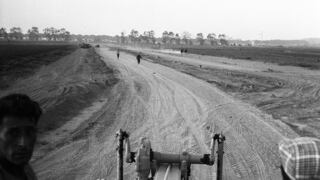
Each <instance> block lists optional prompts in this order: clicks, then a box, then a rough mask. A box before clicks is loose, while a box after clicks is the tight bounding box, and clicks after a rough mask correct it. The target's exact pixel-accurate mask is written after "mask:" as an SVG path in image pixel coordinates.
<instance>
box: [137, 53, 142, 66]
mask: <svg viewBox="0 0 320 180" xmlns="http://www.w3.org/2000/svg"><path fill="white" fill-rule="evenodd" d="M141 58H142V56H141V55H140V53H139V54H138V55H137V62H138V64H140V59H141Z"/></svg>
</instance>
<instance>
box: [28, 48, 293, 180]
mask: <svg viewBox="0 0 320 180" xmlns="http://www.w3.org/2000/svg"><path fill="white" fill-rule="evenodd" d="M97 52H98V53H99V54H100V55H101V56H102V57H103V60H104V61H105V62H106V63H107V64H108V65H109V66H110V67H112V68H113V69H117V78H119V82H118V83H117V84H116V85H115V86H114V87H113V89H112V90H111V91H110V93H109V95H108V96H106V97H105V98H101V99H100V100H99V101H97V102H96V103H93V104H92V106H91V107H88V108H87V109H86V110H84V112H89V113H85V114H87V116H85V115H82V116H81V115H80V117H79V118H80V119H81V120H83V121H82V123H81V124H80V125H79V128H77V129H76V130H75V132H74V133H72V134H71V135H70V136H73V135H77V137H78V138H75V139H73V140H72V139H69V140H70V141H68V142H65V143H64V144H62V145H60V146H56V148H55V149H53V150H52V151H50V153H48V154H47V155H45V156H44V157H42V158H40V159H37V160H35V161H34V162H33V166H34V168H35V170H36V172H37V174H38V176H39V178H40V179H108V180H109V179H115V177H116V150H115V149H116V139H115V133H116V131H117V130H118V129H119V128H122V129H124V130H126V131H128V132H129V133H130V135H131V141H132V144H133V147H132V149H135V148H136V146H137V143H138V140H139V138H140V137H142V136H145V137H149V138H150V140H151V143H152V147H153V149H154V150H155V151H162V152H172V153H180V152H182V150H187V151H189V152H190V153H201V154H202V153H209V144H210V135H211V133H212V132H223V133H224V135H225V136H226V141H225V150H224V151H225V154H224V174H223V176H224V178H223V179H246V180H248V179H252V180H256V179H270V180H274V179H281V175H280V169H279V167H280V161H279V155H278V147H277V143H278V142H279V141H280V140H281V139H282V138H286V137H289V138H292V137H296V136H297V134H296V133H294V132H293V131H292V130H291V129H290V128H288V126H286V125H285V124H283V123H282V122H281V121H278V120H274V119H273V118H272V117H271V116H270V115H266V114H265V113H262V112H261V111H260V110H258V109H257V108H254V107H253V106H251V105H249V104H246V103H243V102H241V101H238V100H236V99H234V98H233V97H231V96H230V95H227V94H226V93H224V92H222V91H221V90H219V89H218V88H216V87H214V86H213V85H211V84H209V83H207V82H205V81H203V80H200V79H197V78H194V77H192V76H190V75H187V74H184V73H180V72H178V71H176V70H174V69H171V68H168V67H165V66H162V65H159V64H154V63H150V62H146V61H142V63H141V64H140V65H138V64H137V63H136V59H135V57H134V56H132V55H130V54H125V53H121V55H120V60H117V59H116V56H115V55H116V53H115V51H110V50H109V49H108V48H100V49H97ZM76 122H78V119H73V120H72V121H70V122H69V124H66V125H65V126H66V128H67V127H70V126H72V124H73V123H76ZM70 123H71V124H70ZM63 127H64V126H62V127H61V128H60V131H61V132H64V131H63ZM52 136H54V135H52ZM213 170H214V167H207V166H192V178H193V179H199V180H205V179H212V176H214V173H213ZM133 172H134V165H126V166H125V179H134V176H133Z"/></svg>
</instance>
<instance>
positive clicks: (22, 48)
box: [0, 42, 77, 89]
mask: <svg viewBox="0 0 320 180" xmlns="http://www.w3.org/2000/svg"><path fill="white" fill-rule="evenodd" d="M76 49H77V46H76V45H75V44H67V43H48V42H42V43H32V42H10V43H3V42H2V43H0V54H1V55H0V89H5V88H8V87H9V86H10V84H12V81H16V80H17V79H19V78H25V77H26V76H29V75H31V74H32V73H34V71H35V69H39V68H40V67H42V66H45V65H48V64H50V63H52V62H55V61H57V60H58V59H60V58H61V57H63V56H66V55H68V54H70V53H71V52H73V51H75V50H76Z"/></svg>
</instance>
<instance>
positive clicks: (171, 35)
mask: <svg viewBox="0 0 320 180" xmlns="http://www.w3.org/2000/svg"><path fill="white" fill-rule="evenodd" d="M168 39H169V42H170V44H173V41H174V39H175V37H174V33H173V32H172V31H170V32H169V33H168Z"/></svg>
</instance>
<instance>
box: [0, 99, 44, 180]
mask: <svg viewBox="0 0 320 180" xmlns="http://www.w3.org/2000/svg"><path fill="white" fill-rule="evenodd" d="M41 113H42V110H41V108H40V106H39V104H38V103H37V102H35V101H33V100H31V99H30V98H29V97H28V96H26V95H23V94H11V95H8V96H5V97H2V98H0V179H1V180H2V179H6V180H22V179H24V180H36V179H37V177H36V175H35V173H34V171H33V170H32V168H31V166H30V165H29V161H30V159H31V156H32V154H33V149H34V145H35V142H36V139H37V124H38V120H39V117H40V116H41Z"/></svg>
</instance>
